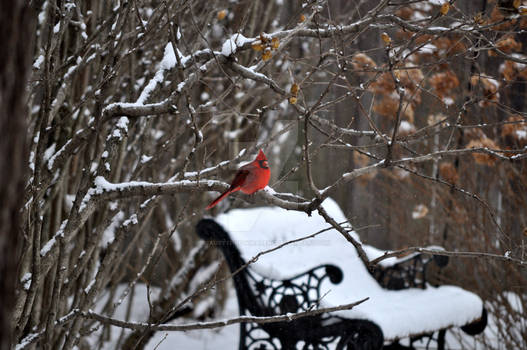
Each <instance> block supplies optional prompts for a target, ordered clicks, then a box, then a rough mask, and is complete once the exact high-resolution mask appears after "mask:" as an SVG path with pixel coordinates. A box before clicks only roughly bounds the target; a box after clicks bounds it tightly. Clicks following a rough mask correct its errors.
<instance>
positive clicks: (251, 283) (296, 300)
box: [196, 219, 487, 350]
mask: <svg viewBox="0 0 527 350" xmlns="http://www.w3.org/2000/svg"><path fill="white" fill-rule="evenodd" d="M196 231H197V234H198V236H199V237H200V238H201V239H203V240H205V241H208V242H210V243H211V244H214V245H216V246H217V248H219V249H220V250H221V251H222V253H223V255H224V257H225V260H226V261H227V264H228V266H229V269H230V270H231V272H234V271H237V270H238V269H239V268H240V267H242V266H244V265H245V261H244V260H243V258H242V256H241V254H240V251H239V250H238V248H237V247H236V245H235V244H234V242H233V241H232V240H231V238H230V236H229V234H228V233H227V232H226V231H225V230H224V229H223V228H222V227H221V226H220V225H219V224H217V223H216V222H215V221H214V220H211V219H203V220H201V221H200V222H199V223H198V225H197V227H196ZM431 263H435V264H437V265H438V266H439V267H444V266H445V265H446V264H447V263H448V258H445V257H440V256H433V257H430V256H426V255H423V254H413V255H411V256H408V257H406V258H403V259H400V260H399V261H398V262H397V263H396V264H394V265H391V266H389V267H381V266H379V267H378V268H376V269H375V270H374V271H373V272H372V275H373V276H374V277H375V278H376V280H377V281H378V282H379V284H380V285H381V286H382V287H384V288H387V289H391V290H400V289H405V288H409V287H417V288H425V286H426V283H427V281H426V271H427V267H428V266H429V265H430V264H431ZM233 279H234V287H235V289H236V294H237V298H238V306H239V312H240V315H246V314H251V315H253V316H274V315H283V314H287V313H297V312H302V311H308V310H310V309H312V308H315V307H317V306H318V303H319V301H320V300H321V298H322V297H323V295H322V294H321V293H322V289H321V286H322V284H323V282H324V281H326V280H329V281H330V282H331V283H333V284H338V283H340V282H341V281H342V279H343V272H342V270H341V269H340V268H339V267H337V266H335V265H330V264H325V265H319V266H316V267H314V268H312V269H310V270H308V271H306V272H304V273H301V274H298V275H296V276H294V277H291V278H288V279H282V280H277V279H271V278H267V277H264V276H260V275H259V274H257V273H255V272H254V271H253V270H252V269H251V268H245V269H242V270H241V271H240V272H239V273H237V274H236V275H234V277H233ZM486 323H487V318H486V312H485V311H484V312H483V316H482V318H481V320H479V321H478V322H475V323H473V324H469V325H466V326H464V327H462V329H463V330H464V331H465V332H466V333H468V334H470V335H475V334H478V333H481V332H482V331H483V329H484V328H485V326H486ZM435 333H436V334H435ZM423 338H425V340H427V341H428V345H430V344H431V342H432V340H433V341H434V343H436V344H437V349H444V345H445V330H438V331H437V332H434V333H432V334H422V335H420V336H415V337H412V338H411V339H410V347H404V346H402V345H400V344H399V343H398V342H397V341H396V342H394V343H392V344H390V345H389V346H386V347H385V349H412V348H413V347H412V344H413V343H414V342H416V341H420V340H422V339H423ZM333 343H336V344H337V345H336V349H361V350H363V349H364V350H370V349H372V350H373V349H381V348H382V347H383V343H384V337H383V333H382V330H381V329H380V328H379V326H377V325H376V324H375V323H373V322H370V321H367V320H361V319H346V318H341V317H338V316H331V315H326V314H324V315H316V316H308V317H303V318H300V319H295V320H292V321H289V322H276V323H265V324H256V323H241V324H240V343H239V349H240V350H245V349H254V350H264V349H296V348H298V346H300V348H301V349H329V348H330V344H333Z"/></svg>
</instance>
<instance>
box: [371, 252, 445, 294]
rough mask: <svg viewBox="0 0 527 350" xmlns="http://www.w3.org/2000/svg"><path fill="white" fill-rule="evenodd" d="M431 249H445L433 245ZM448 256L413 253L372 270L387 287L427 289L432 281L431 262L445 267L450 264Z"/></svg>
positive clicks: (376, 277) (384, 286)
mask: <svg viewBox="0 0 527 350" xmlns="http://www.w3.org/2000/svg"><path fill="white" fill-rule="evenodd" d="M427 248H430V249H443V248H441V247H437V246H433V247H427ZM448 260H449V259H448V257H447V256H442V255H430V254H422V253H417V252H416V253H411V254H409V255H407V256H404V257H401V258H395V259H392V260H391V261H390V262H389V264H379V265H377V266H375V267H374V269H373V271H372V275H373V277H375V279H376V280H377V281H378V282H379V284H380V285H381V286H382V287H383V288H386V289H390V290H401V289H406V288H421V289H425V288H426V285H427V284H430V281H429V280H428V279H427V273H428V269H429V267H430V266H432V265H431V264H433V265H435V266H437V267H438V268H444V267H445V266H446V265H447V264H448Z"/></svg>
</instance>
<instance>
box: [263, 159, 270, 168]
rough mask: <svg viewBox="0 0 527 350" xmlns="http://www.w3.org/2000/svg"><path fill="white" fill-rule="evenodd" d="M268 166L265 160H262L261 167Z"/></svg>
mask: <svg viewBox="0 0 527 350" xmlns="http://www.w3.org/2000/svg"><path fill="white" fill-rule="evenodd" d="M268 167H269V164H268V163H267V161H266V160H264V161H262V168H268Z"/></svg>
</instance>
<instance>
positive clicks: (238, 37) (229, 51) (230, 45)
mask: <svg viewBox="0 0 527 350" xmlns="http://www.w3.org/2000/svg"><path fill="white" fill-rule="evenodd" d="M252 41H254V39H248V38H246V37H244V36H243V35H242V34H240V33H236V34H234V35H232V36H231V37H230V38H229V39H228V40H226V41H225V42H224V43H223V45H222V47H221V54H222V55H223V56H231V55H233V54H235V53H236V50H237V49H238V47H240V46H243V45H244V44H245V43H248V42H252Z"/></svg>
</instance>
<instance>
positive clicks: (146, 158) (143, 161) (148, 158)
mask: <svg viewBox="0 0 527 350" xmlns="http://www.w3.org/2000/svg"><path fill="white" fill-rule="evenodd" d="M152 158H153V157H152V156H147V155H145V154H143V155H142V156H141V164H144V163H148V162H149V161H150V160H151V159H152Z"/></svg>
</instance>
